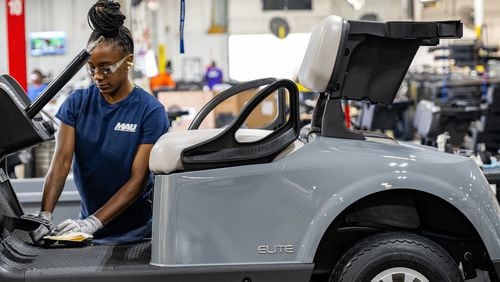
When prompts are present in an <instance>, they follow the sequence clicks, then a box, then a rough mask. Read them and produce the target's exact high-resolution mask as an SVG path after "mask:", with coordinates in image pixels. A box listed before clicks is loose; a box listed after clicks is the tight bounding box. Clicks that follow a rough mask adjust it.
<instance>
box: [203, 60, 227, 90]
mask: <svg viewBox="0 0 500 282" xmlns="http://www.w3.org/2000/svg"><path fill="white" fill-rule="evenodd" d="M223 78H224V74H223V72H222V70H221V69H220V68H218V67H217V65H216V64H215V62H214V61H212V63H211V64H210V66H208V67H207V70H206V72H205V78H204V80H205V84H206V85H207V86H208V88H209V89H210V90H212V89H213V87H214V85H216V84H220V83H222V80H223Z"/></svg>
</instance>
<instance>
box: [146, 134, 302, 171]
mask: <svg viewBox="0 0 500 282" xmlns="http://www.w3.org/2000/svg"><path fill="white" fill-rule="evenodd" d="M223 130H224V129H222V128H216V129H198V130H189V131H179V132H167V133H165V134H164V135H163V136H161V137H160V139H158V141H157V142H156V144H155V145H154V146H153V149H152V150H151V155H150V157H149V169H150V170H151V171H152V172H153V173H155V174H169V173H171V172H173V171H181V170H184V167H183V165H182V160H181V153H182V150H184V149H185V148H187V147H190V146H193V145H196V144H198V143H200V142H202V141H205V140H208V139H210V138H212V137H214V136H216V135H217V134H219V133H220V132H222V131H223ZM272 132H273V131H271V130H263V129H239V130H238V131H237V132H236V140H237V141H238V142H241V143H249V142H255V141H257V140H260V139H262V138H264V137H266V136H267V135H269V134H271V133H272ZM303 145H304V144H303V143H302V142H300V141H299V140H295V142H294V143H292V144H290V146H288V147H287V148H285V149H284V150H283V151H282V152H281V153H280V154H279V155H278V156H277V157H276V158H275V160H278V159H282V158H284V157H286V156H287V155H289V154H291V153H293V152H295V151H296V150H298V149H299V148H301V147H302V146H303Z"/></svg>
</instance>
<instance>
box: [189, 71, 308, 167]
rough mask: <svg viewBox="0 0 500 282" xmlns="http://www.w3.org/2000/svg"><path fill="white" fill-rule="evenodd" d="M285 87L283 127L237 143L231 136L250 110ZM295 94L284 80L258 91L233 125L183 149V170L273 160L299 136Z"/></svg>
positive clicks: (292, 85) (292, 83)
mask: <svg viewBox="0 0 500 282" xmlns="http://www.w3.org/2000/svg"><path fill="white" fill-rule="evenodd" d="M280 88H286V89H288V91H289V96H290V101H289V103H290V118H289V120H288V121H287V123H286V124H284V125H283V126H281V127H279V128H278V129H276V130H275V131H273V132H272V133H271V134H269V135H268V136H266V137H264V138H262V139H261V140H258V141H255V142H250V143H240V142H238V141H237V140H236V137H235V134H236V131H238V129H240V128H241V126H242V125H243V123H244V122H245V120H246V119H247V118H248V116H249V115H250V114H251V113H252V111H253V110H254V109H255V108H256V107H257V106H258V105H259V104H260V103H261V102H262V101H263V100H264V99H265V98H267V97H268V96H269V95H271V94H272V93H274V91H276V90H278V89H280ZM299 126H300V120H299V91H298V89H297V85H296V84H295V83H294V82H293V81H291V80H288V79H282V80H278V81H276V82H274V83H272V84H271V85H269V86H267V87H266V88H264V89H262V90H260V91H259V92H258V93H257V94H256V95H255V96H254V97H253V98H252V99H251V100H250V101H249V102H248V103H247V104H246V105H245V106H244V107H243V109H242V110H241V112H240V113H239V114H238V116H237V117H236V118H235V119H234V120H233V122H232V123H231V124H230V125H229V126H228V127H227V128H226V129H224V130H223V131H222V132H221V133H219V134H218V135H217V136H215V137H213V138H211V139H209V140H206V141H204V142H202V143H199V144H196V145H194V146H191V147H188V148H186V149H184V150H183V151H182V153H181V159H182V162H183V163H184V168H185V169H186V170H196V169H210V168H220V167H229V166H236V165H248V164H256V163H266V162H270V161H272V160H273V159H274V157H275V156H276V155H278V154H279V153H280V152H281V151H282V150H283V149H284V148H286V147H287V146H288V145H290V144H291V143H293V142H294V141H295V140H296V139H297V138H298V136H299Z"/></svg>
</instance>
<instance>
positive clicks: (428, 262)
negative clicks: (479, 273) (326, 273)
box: [329, 232, 463, 282]
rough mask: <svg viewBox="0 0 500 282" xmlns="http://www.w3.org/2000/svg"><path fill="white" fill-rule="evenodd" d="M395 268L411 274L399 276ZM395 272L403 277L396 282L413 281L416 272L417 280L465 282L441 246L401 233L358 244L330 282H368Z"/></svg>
mask: <svg viewBox="0 0 500 282" xmlns="http://www.w3.org/2000/svg"><path fill="white" fill-rule="evenodd" d="M396 268H400V269H403V270H408V271H407V272H405V271H402V272H401V273H400V272H397V271H398V269H396ZM392 269H394V270H396V273H400V274H396V275H395V276H392V278H394V279H395V280H394V281H406V280H404V279H403V280H398V278H401V276H404V275H409V276H411V277H413V273H414V272H415V273H417V274H419V275H420V276H419V275H417V276H416V277H417V278H418V277H421V276H423V277H424V278H426V279H427V280H428V281H431V282H434V281H439V282H447V281H449V282H457V281H463V277H462V274H461V272H460V270H459V269H458V265H457V263H456V262H455V261H454V260H453V259H452V258H451V257H450V255H449V254H448V253H447V252H446V251H445V250H444V249H443V248H441V246H439V245H438V244H436V243H434V242H433V241H431V240H429V239H427V238H425V237H422V236H419V235H416V234H412V233H402V232H391V233H383V234H377V235H374V236H371V237H369V238H367V239H365V240H363V241H361V242H360V243H358V244H356V245H355V246H354V247H352V248H351V249H349V250H348V251H347V252H346V253H345V254H344V255H343V256H342V258H341V259H340V260H339V261H338V263H337V264H336V265H335V267H334V269H333V271H332V273H331V275H330V280H329V281H330V282H342V281H346V282H347V281H349V282H352V281H357V282H369V281H372V279H373V278H375V277H376V276H377V275H380V274H382V273H384V271H387V270H392ZM390 272H392V271H390ZM397 276H399V277H397ZM391 280H392V279H391ZM377 281H378V280H377ZM383 281H387V280H383ZM413 281H422V280H419V279H415V280H413ZM423 281H425V280H423Z"/></svg>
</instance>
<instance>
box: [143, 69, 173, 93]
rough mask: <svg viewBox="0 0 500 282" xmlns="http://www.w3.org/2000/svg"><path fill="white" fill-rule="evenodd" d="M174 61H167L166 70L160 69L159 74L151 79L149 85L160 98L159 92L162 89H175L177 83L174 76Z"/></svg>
mask: <svg viewBox="0 0 500 282" xmlns="http://www.w3.org/2000/svg"><path fill="white" fill-rule="evenodd" d="M171 73H172V63H171V62H170V61H168V62H167V68H166V70H165V71H160V73H159V74H158V75H157V76H153V77H151V78H150V79H149V87H150V89H151V92H153V95H154V96H155V97H157V98H158V92H159V91H162V90H173V89H175V86H176V83H175V81H174V79H173V78H172V75H171Z"/></svg>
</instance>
